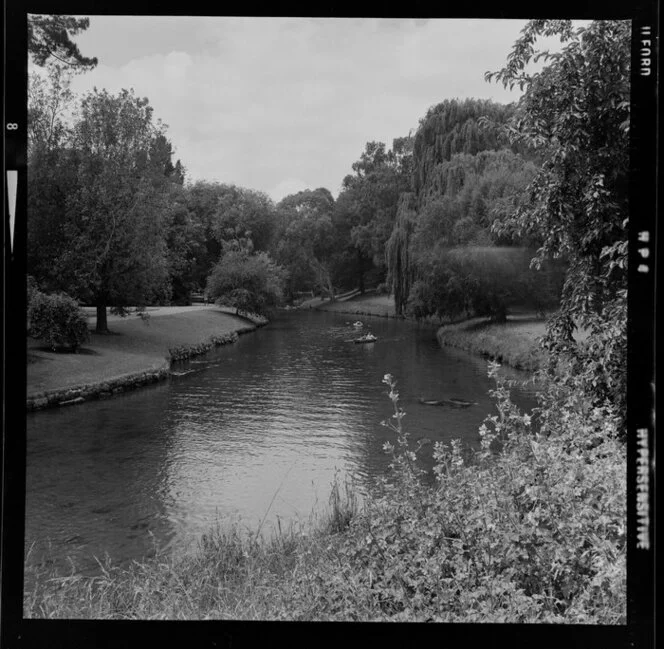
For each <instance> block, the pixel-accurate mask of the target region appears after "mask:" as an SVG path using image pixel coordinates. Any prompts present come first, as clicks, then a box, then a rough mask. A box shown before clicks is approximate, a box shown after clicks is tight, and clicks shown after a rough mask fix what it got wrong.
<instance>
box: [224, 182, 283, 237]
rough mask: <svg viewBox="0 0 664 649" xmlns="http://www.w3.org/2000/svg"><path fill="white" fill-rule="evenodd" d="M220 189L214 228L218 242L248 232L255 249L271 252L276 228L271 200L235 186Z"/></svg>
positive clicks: (265, 195) (225, 186) (256, 192)
mask: <svg viewBox="0 0 664 649" xmlns="http://www.w3.org/2000/svg"><path fill="white" fill-rule="evenodd" d="M219 188H220V190H221V191H220V193H219V196H218V199H217V206H216V212H215V215H214V222H213V226H212V232H213V234H214V236H215V237H216V239H217V241H219V242H222V241H225V240H228V239H232V238H234V237H235V236H236V234H235V233H237V232H240V233H242V234H244V233H245V232H248V233H250V237H251V240H252V243H253V246H254V248H255V249H256V250H268V248H269V247H270V244H271V242H272V236H273V233H274V228H275V222H274V204H273V203H272V199H270V197H269V196H268V195H267V194H265V193H263V192H259V191H256V190H253V189H246V188H244V187H238V186H236V185H221V186H219Z"/></svg>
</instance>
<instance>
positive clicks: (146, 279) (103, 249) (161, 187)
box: [58, 89, 171, 333]
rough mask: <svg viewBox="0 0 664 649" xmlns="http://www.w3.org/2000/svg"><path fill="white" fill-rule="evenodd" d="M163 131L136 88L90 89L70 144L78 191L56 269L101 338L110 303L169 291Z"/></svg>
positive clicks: (144, 298)
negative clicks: (93, 310)
mask: <svg viewBox="0 0 664 649" xmlns="http://www.w3.org/2000/svg"><path fill="white" fill-rule="evenodd" d="M163 128H164V127H163V126H162V125H161V124H159V123H157V124H155V123H154V122H153V109H152V107H151V106H150V105H149V102H148V100H147V99H141V98H138V97H136V96H134V94H133V91H127V90H122V91H121V92H120V93H119V94H118V95H111V94H110V93H108V92H107V91H106V90H103V91H98V90H96V89H95V90H94V91H93V92H91V93H89V94H88V95H87V96H86V97H84V99H83V100H82V102H81V108H80V118H79V120H78V122H77V123H76V124H75V128H74V135H73V142H72V146H73V149H74V150H75V151H76V154H77V156H78V159H79V163H78V170H77V188H76V190H75V191H74V192H73V193H72V194H71V195H70V196H69V197H68V200H67V213H66V218H65V221H66V224H65V230H66V236H67V240H68V245H67V247H66V249H64V250H63V251H62V255H61V257H60V259H59V264H58V266H59V271H60V274H61V277H62V279H63V281H64V282H66V283H67V285H68V286H69V287H73V288H74V291H75V293H76V294H77V295H78V296H79V297H81V298H83V299H87V300H89V301H92V302H93V303H94V304H95V305H96V307H97V331H98V332H100V333H101V332H106V331H107V330H108V324H107V319H106V307H107V306H113V305H115V306H123V305H126V304H131V303H139V304H144V303H145V302H147V301H151V300H155V299H166V298H167V296H168V293H169V286H168V263H167V248H166V240H165V234H166V227H165V226H166V225H167V223H166V214H167V209H166V208H167V205H166V199H167V196H168V192H167V188H168V185H169V182H171V181H170V180H169V178H168V174H167V171H168V169H169V167H168V165H167V164H166V161H165V145H164V140H163V138H164V134H163ZM167 148H168V147H166V149H167Z"/></svg>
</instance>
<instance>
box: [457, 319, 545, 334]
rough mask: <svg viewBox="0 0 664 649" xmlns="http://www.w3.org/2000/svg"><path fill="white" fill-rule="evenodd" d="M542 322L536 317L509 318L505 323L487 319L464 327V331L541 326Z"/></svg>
mask: <svg viewBox="0 0 664 649" xmlns="http://www.w3.org/2000/svg"><path fill="white" fill-rule="evenodd" d="M542 322H544V320H543V319H542V318H538V317H537V316H528V317H523V318H521V317H518V318H514V317H511V316H508V317H507V321H506V322H498V321H496V320H490V319H489V318H487V319H486V320H482V321H481V322H473V323H471V324H469V325H467V326H466V327H464V330H465V331H479V330H481V329H487V328H488V327H490V326H491V325H515V324H519V325H521V324H524V325H525V324H541V323H542Z"/></svg>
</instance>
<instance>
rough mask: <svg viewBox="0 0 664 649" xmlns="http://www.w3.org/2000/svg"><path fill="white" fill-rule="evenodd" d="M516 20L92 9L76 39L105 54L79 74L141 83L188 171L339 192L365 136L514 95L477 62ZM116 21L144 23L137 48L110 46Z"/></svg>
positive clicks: (513, 32) (401, 130)
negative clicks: (100, 12)
mask: <svg viewBox="0 0 664 649" xmlns="http://www.w3.org/2000/svg"><path fill="white" fill-rule="evenodd" d="M522 24H523V21H457V20H454V21H450V20H428V21H414V20H401V19H299V18H223V19H212V18H201V19H194V18H189V19H187V20H184V21H181V20H180V19H174V18H167V19H164V18H140V19H137V18H136V17H122V18H121V17H92V18H91V26H90V29H89V30H88V32H87V33H86V36H87V37H89V38H90V41H89V42H86V44H85V47H83V42H81V43H80V44H81V50H82V51H84V52H89V53H90V55H94V56H98V57H99V60H100V64H99V66H98V67H97V68H96V69H95V70H94V71H92V72H89V73H86V74H84V75H80V76H79V77H77V78H76V80H75V83H74V87H75V89H79V90H85V89H86V88H91V87H92V86H93V85H96V86H98V87H106V88H108V89H109V90H111V91H117V90H119V89H120V88H122V87H133V88H134V89H135V91H136V93H137V94H138V95H139V96H147V97H148V98H149V99H150V103H151V105H152V106H153V107H154V109H155V116H156V117H159V118H161V119H162V120H163V121H164V122H165V123H166V124H168V125H169V130H168V135H169V137H170V139H171V141H172V143H173V145H174V147H175V149H176V155H177V156H178V157H180V158H181V160H182V162H183V164H184V165H185V166H186V167H187V169H188V170H189V175H190V177H191V179H193V180H196V179H203V178H205V179H208V180H218V181H221V182H234V183H236V184H239V185H242V186H246V187H251V188H253V189H258V190H261V191H266V192H268V193H270V195H271V196H272V197H273V198H274V199H275V200H279V198H281V197H282V196H281V195H280V194H281V192H283V191H287V193H292V192H291V189H290V188H295V189H294V191H299V190H300V189H303V188H305V187H310V188H316V187H321V186H323V187H327V188H329V189H330V190H331V191H332V192H333V193H334V194H336V193H337V192H338V189H339V186H340V183H341V181H342V179H343V177H344V176H345V175H346V174H348V173H350V172H351V165H352V163H353V161H354V160H356V159H357V158H358V157H359V155H360V154H361V152H362V150H363V149H364V145H365V143H366V142H368V141H371V140H380V141H383V142H386V144H388V145H391V142H392V139H393V138H395V137H400V136H403V135H406V134H408V132H409V131H410V130H411V129H416V128H417V125H418V121H419V119H420V118H421V117H423V116H424V114H425V113H426V111H427V109H428V108H429V107H430V106H432V105H434V104H436V103H439V102H440V101H443V100H444V99H446V98H450V97H487V98H493V99H495V100H498V101H503V102H507V101H510V100H513V99H515V98H516V97H515V95H510V94H509V93H508V92H506V91H505V90H504V89H502V87H500V86H497V85H496V84H487V83H486V82H485V81H484V79H483V74H484V72H485V71H486V70H490V69H497V68H498V67H500V65H501V64H502V62H503V61H504V60H505V57H506V55H507V53H508V51H509V48H510V47H511V44H512V43H513V41H514V39H515V38H516V37H517V35H518V31H519V29H520V27H521V26H522ZM178 25H181V27H178ZM93 30H94V31H93ZM178 30H179V31H178ZM120 31H123V33H124V34H136V35H138V34H142V35H143V36H142V41H141V46H140V47H138V46H133V50H132V52H131V58H127V57H121V56H120V57H119V56H118V54H117V51H116V50H117V49H118V48H117V38H116V37H117V33H118V32H120ZM93 37H94V38H93ZM123 40H125V39H123ZM127 40H129V39H127ZM110 52H113V54H111V53H110ZM284 188H286V189H284Z"/></svg>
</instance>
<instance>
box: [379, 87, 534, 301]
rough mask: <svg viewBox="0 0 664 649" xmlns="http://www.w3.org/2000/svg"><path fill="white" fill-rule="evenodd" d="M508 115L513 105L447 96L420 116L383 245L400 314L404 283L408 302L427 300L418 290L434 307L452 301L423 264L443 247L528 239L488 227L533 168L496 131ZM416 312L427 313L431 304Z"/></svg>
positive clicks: (515, 200) (508, 208)
mask: <svg viewBox="0 0 664 649" xmlns="http://www.w3.org/2000/svg"><path fill="white" fill-rule="evenodd" d="M513 113H514V107H513V106H501V105H499V104H494V103H493V102H488V101H480V100H474V99H473V100H466V101H463V102H461V101H458V100H454V101H445V102H443V103H441V104H439V105H437V106H434V107H433V108H431V109H430V110H429V111H428V113H427V115H426V116H425V117H424V118H423V119H422V120H421V121H420V126H419V128H418V130H417V133H416V134H415V137H414V146H413V157H412V161H411V168H412V170H413V189H414V192H413V193H410V194H406V193H404V194H402V195H401V198H400V201H401V203H400V204H399V208H398V211H397V217H396V219H395V223H394V227H393V229H392V232H391V235H390V237H389V239H388V241H387V247H386V260H387V267H388V278H389V281H390V284H391V285H392V287H393V290H394V294H395V306H396V309H397V312H398V313H402V314H403V313H405V312H406V309H407V305H408V302H409V297H410V291H411V287H412V288H415V287H416V288H417V292H418V294H417V295H413V296H412V299H411V300H410V302H411V305H413V304H418V305H422V304H424V303H427V302H431V299H433V298H431V299H429V298H426V296H425V294H432V295H436V296H438V297H436V298H435V299H433V303H434V304H439V303H442V302H445V301H448V302H450V303H453V302H456V301H458V300H456V298H455V297H454V296H452V295H450V296H449V299H447V298H446V297H445V289H443V288H441V286H440V285H437V284H434V283H432V282H433V279H432V277H431V272H430V271H431V269H430V266H431V264H432V263H433V265H434V266H436V265H438V261H437V260H436V259H435V257H436V256H440V255H444V254H446V253H445V252H444V251H445V250H446V249H448V248H453V247H459V246H488V245H491V244H494V243H495V244H502V245H505V244H509V245H514V244H516V245H524V244H529V243H530V241H529V240H528V239H527V238H522V239H517V238H515V237H508V236H505V235H503V236H502V237H501V236H499V235H495V234H493V233H492V231H491V224H492V222H493V221H494V220H495V219H496V218H500V217H501V216H502V215H504V214H510V213H511V212H512V211H513V210H514V209H515V208H516V206H517V205H519V204H520V203H521V202H522V201H523V198H522V196H523V192H524V189H525V188H526V187H527V186H528V184H529V182H530V181H531V180H532V178H533V177H534V175H535V170H536V167H535V165H534V164H533V162H532V161H530V159H531V158H532V155H530V151H529V150H528V149H527V147H521V146H519V145H515V146H513V147H512V148H510V145H509V140H508V138H507V136H506V135H505V134H504V133H503V130H502V127H503V125H504V124H505V123H506V121H507V120H508V119H509V117H510V116H511V115H512V114H513ZM525 154H527V155H525ZM442 263H443V264H445V262H442ZM449 288H450V290H452V289H456V288H458V285H457V283H455V284H454V286H452V285H450V287H449ZM416 310H418V311H419V310H420V308H419V307H417V309H416ZM424 311H425V312H426V313H427V314H430V313H433V312H435V311H436V306H434V307H433V309H431V308H428V307H426V308H425V309H424Z"/></svg>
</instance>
